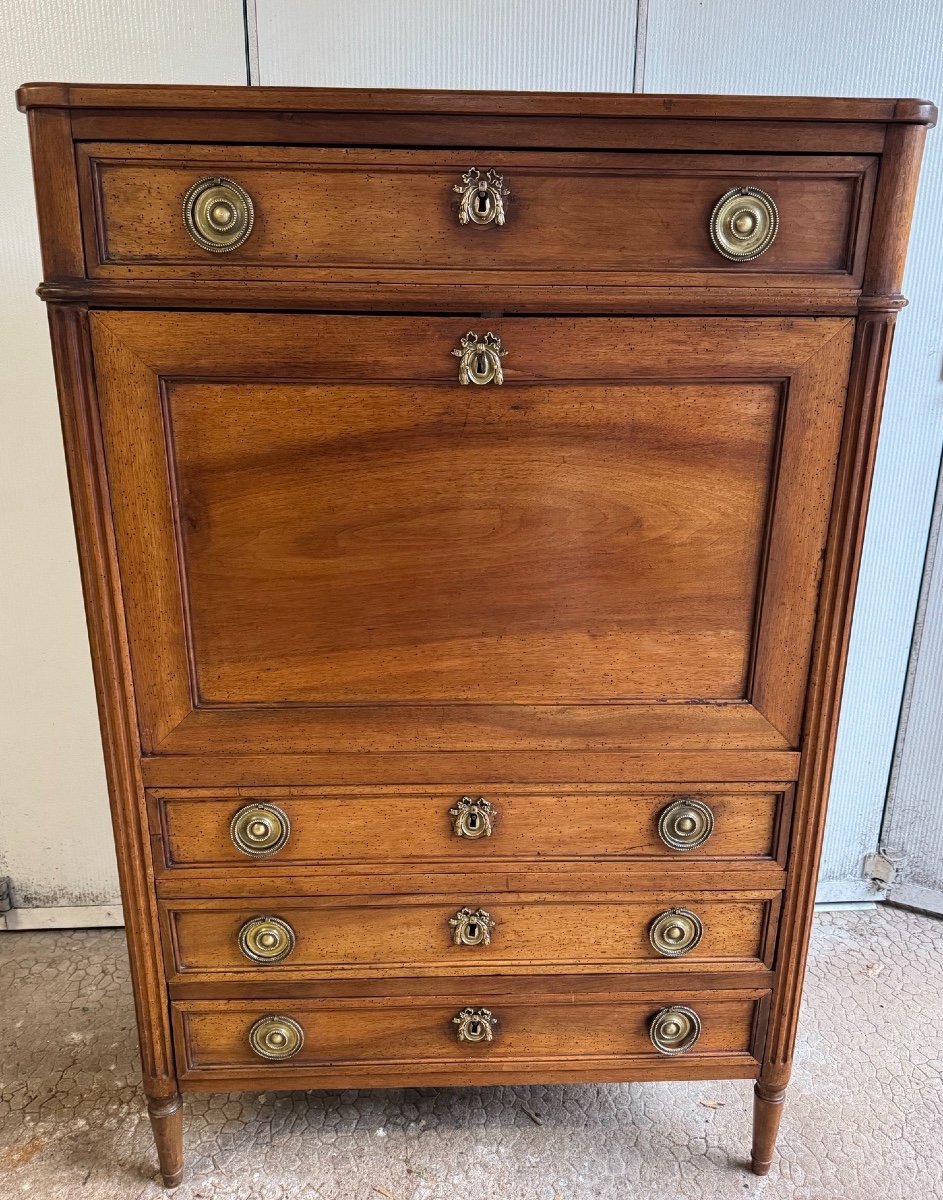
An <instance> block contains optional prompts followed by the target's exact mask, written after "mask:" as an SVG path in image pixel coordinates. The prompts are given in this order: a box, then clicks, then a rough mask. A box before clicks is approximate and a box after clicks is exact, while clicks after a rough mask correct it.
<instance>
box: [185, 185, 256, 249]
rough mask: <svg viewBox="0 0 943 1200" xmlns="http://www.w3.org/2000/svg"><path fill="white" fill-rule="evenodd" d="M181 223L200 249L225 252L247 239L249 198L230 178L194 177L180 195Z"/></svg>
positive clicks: (251, 214) (250, 220) (252, 212)
mask: <svg viewBox="0 0 943 1200" xmlns="http://www.w3.org/2000/svg"><path fill="white" fill-rule="evenodd" d="M183 223H184V225H185V227H186V230H187V233H188V234H189V235H190V237H192V238H193V240H194V241H195V242H196V244H197V245H198V246H200V247H201V248H202V249H203V250H209V251H210V252H211V253H212V254H227V253H228V252H229V251H230V250H235V249H237V248H238V247H239V246H241V245H242V243H243V242H244V241H245V240H246V239H247V238H248V236H249V234H250V233H251V232H252V226H253V224H254V223H255V209H254V208H253V205H252V197H251V196H250V195H249V193H248V192H247V191H246V189H245V188H244V187H240V186H239V184H238V183H236V182H235V181H234V180H232V179H226V178H225V177H224V176H222V175H216V176H213V177H211V178H208V179H198V180H197V181H196V183H194V184H193V185H192V186H191V187H189V188H187V194H186V195H185V196H184V198H183Z"/></svg>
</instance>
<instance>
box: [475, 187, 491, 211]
mask: <svg viewBox="0 0 943 1200" xmlns="http://www.w3.org/2000/svg"><path fill="white" fill-rule="evenodd" d="M475 211H476V212H477V213H478V215H479V216H480V217H486V216H487V215H488V213H489V212H491V196H490V195H489V194H488V193H487V192H477V193H476V195H475Z"/></svg>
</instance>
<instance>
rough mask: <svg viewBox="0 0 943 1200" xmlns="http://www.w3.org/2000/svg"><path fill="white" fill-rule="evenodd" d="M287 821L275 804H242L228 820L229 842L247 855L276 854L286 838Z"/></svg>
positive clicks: (289, 829)
mask: <svg viewBox="0 0 943 1200" xmlns="http://www.w3.org/2000/svg"><path fill="white" fill-rule="evenodd" d="M290 833H291V822H290V821H289V820H288V814H287V813H285V812H283V811H282V809H280V808H279V807H278V805H277V804H263V803H262V802H261V801H258V802H257V803H255V804H246V805H244V806H243V807H242V808H240V809H239V811H238V812H237V813H236V815H235V816H234V817H233V819H232V823H231V824H230V826H229V834H230V836H231V838H232V840H233V845H234V846H235V847H236V849H237V850H241V851H242V853H243V854H248V855H249V857H250V858H267V857H268V856H269V855H270V854H277V853H278V851H279V850H281V848H282V846H284V845H285V843H286V842H287V841H288V835H289V834H290Z"/></svg>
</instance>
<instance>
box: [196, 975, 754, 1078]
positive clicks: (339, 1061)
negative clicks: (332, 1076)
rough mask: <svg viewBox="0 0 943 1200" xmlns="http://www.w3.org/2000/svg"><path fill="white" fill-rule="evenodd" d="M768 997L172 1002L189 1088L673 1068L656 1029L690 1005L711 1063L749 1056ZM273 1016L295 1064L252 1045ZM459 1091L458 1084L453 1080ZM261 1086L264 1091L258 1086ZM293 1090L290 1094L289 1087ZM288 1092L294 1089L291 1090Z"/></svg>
mask: <svg viewBox="0 0 943 1200" xmlns="http://www.w3.org/2000/svg"><path fill="white" fill-rule="evenodd" d="M762 996H763V994H762V993H760V992H752V993H746V994H743V993H741V994H739V995H737V994H729V993H728V994H724V995H722V996H721V997H715V996H709V995H707V996H706V998H705V994H703V993H702V994H701V995H700V998H697V999H690V1000H689V999H687V998H686V997H685V996H678V995H668V996H660V995H659V996H655V997H654V998H652V999H634V1000H612V1001H608V1002H599V1001H589V1002H584V1001H576V1002H573V1001H572V1000H566V1001H561V1000H560V999H559V998H556V999H554V998H541V997H537V998H533V997H532V998H529V999H527V1000H517V999H509V998H508V997H506V996H505V997H504V998H498V999H490V998H489V997H487V996H485V997H480V996H476V995H475V994H474V992H473V990H472V991H463V992H459V993H454V994H452V995H450V996H449V997H447V998H442V999H437V998H431V999H426V998H419V997H416V998H413V999H411V1000H410V1001H409V1002H408V1003H404V1002H403V1001H402V1000H399V1001H383V1000H380V1001H374V1002H370V1001H353V1000H351V1001H346V1002H337V1001H325V1002H324V1003H320V1002H312V1001H298V1000H285V1001H283V1002H279V1001H269V1002H267V1004H266V1005H265V1007H262V1006H260V1005H258V1004H255V1005H253V1004H240V1003H239V1002H237V1001H232V1002H228V1003H222V1002H218V1001H216V1002H214V1001H186V1002H178V1003H176V1004H174V1005H173V1010H174V1020H175V1027H176V1037H175V1043H176V1050H177V1057H178V1070H179V1072H180V1075H181V1078H183V1079H191V1078H193V1079H198V1078H199V1077H201V1076H208V1077H212V1076H213V1075H214V1074H216V1075H219V1074H225V1073H227V1072H232V1073H235V1074H238V1073H239V1072H240V1071H243V1072H248V1071H255V1072H258V1073H260V1076H261V1077H262V1078H264V1076H265V1074H266V1073H268V1074H269V1075H272V1076H278V1075H283V1076H284V1077H285V1078H290V1077H291V1076H292V1075H293V1074H295V1075H296V1074H298V1073H300V1072H302V1071H304V1070H305V1069H306V1068H325V1069H334V1070H337V1069H338V1068H343V1067H346V1066H361V1067H376V1068H380V1069H381V1070H382V1068H384V1067H396V1066H403V1067H410V1068H418V1069H419V1071H420V1072H421V1071H422V1069H423V1068H432V1069H435V1068H446V1067H455V1068H458V1069H460V1070H461V1071H462V1073H463V1075H465V1081H466V1082H468V1081H470V1080H471V1079H472V1078H473V1077H474V1076H475V1074H476V1072H477V1071H479V1070H484V1071H488V1070H492V1069H494V1068H495V1067H501V1066H507V1067H512V1066H517V1067H522V1068H536V1067H539V1066H541V1065H543V1066H545V1067H548V1068H552V1067H558V1068H563V1067H570V1068H571V1069H579V1067H580V1065H584V1066H586V1067H591V1066H593V1065H596V1066H600V1067H603V1066H606V1065H610V1066H614V1067H618V1066H619V1065H620V1064H625V1065H627V1066H628V1065H630V1064H631V1063H633V1062H640V1061H641V1062H648V1063H651V1064H657V1065H658V1069H659V1070H664V1067H665V1064H666V1063H668V1062H671V1061H672V1059H673V1058H675V1056H666V1055H662V1054H661V1053H659V1052H658V1051H657V1050H656V1049H655V1047H654V1046H653V1044H652V1038H651V1034H650V1026H651V1023H652V1021H653V1019H654V1018H655V1017H656V1016H657V1014H658V1013H659V1012H660V1011H661V1010H662V1009H664V1008H666V1007H669V1006H672V1005H684V1006H685V1007H690V1008H691V1009H692V1010H693V1011H694V1012H695V1013H696V1014H697V1017H698V1019H699V1021H700V1035H699V1037H698V1038H697V1041H696V1042H695V1044H694V1045H693V1047H692V1048H691V1049H690V1050H688V1051H687V1052H685V1053H683V1054H679V1055H677V1056H676V1057H677V1058H678V1059H681V1058H683V1059H684V1061H685V1063H686V1064H687V1063H689V1062H690V1061H691V1060H692V1059H693V1060H699V1059H707V1060H713V1059H716V1058H721V1057H730V1058H736V1059H740V1060H741V1061H744V1065H747V1063H748V1061H749V1060H750V1059H751V1058H752V1054H751V1050H752V1049H753V1046H754V1043H755V1040H756V1038H757V1033H758V1029H757V1025H758V1022H757V1016H758V1013H757V1008H758V1005H757V1001H758V1000H761V999H762ZM468 1008H471V1009H472V1010H473V1011H475V1010H480V1009H481V1008H484V1009H485V1010H486V1011H487V1012H488V1013H490V1014H491V1016H492V1017H493V1019H494V1021H495V1025H494V1028H493V1037H492V1039H491V1040H490V1041H489V1040H481V1041H476V1042H472V1041H467V1040H465V1041H460V1040H459V1039H458V1037H457V1030H458V1023H457V1021H456V1018H457V1017H459V1015H460V1014H461V1013H463V1012H464V1010H466V1009H468ZM266 1016H282V1017H287V1018H289V1019H290V1020H291V1021H292V1022H295V1023H296V1024H297V1026H299V1027H300V1029H301V1034H302V1037H303V1044H302V1045H301V1048H300V1049H299V1050H298V1051H297V1053H295V1054H294V1055H293V1056H292V1057H291V1058H290V1059H288V1060H287V1061H271V1060H267V1059H265V1058H262V1057H260V1056H259V1055H258V1054H257V1053H255V1052H254V1051H253V1049H252V1048H251V1046H250V1040H249V1039H250V1031H251V1030H252V1028H253V1025H255V1023H256V1022H257V1021H259V1020H260V1019H262V1018H264V1017H266ZM455 1081H456V1082H459V1081H460V1077H459V1076H456V1080H455ZM260 1086H265V1084H264V1083H260ZM280 1086H285V1085H280ZM287 1086H291V1085H290V1084H289V1085H287Z"/></svg>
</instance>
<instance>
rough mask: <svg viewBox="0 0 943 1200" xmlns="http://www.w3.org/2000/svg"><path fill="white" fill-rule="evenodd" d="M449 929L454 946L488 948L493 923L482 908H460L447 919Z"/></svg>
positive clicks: (491, 918) (489, 915)
mask: <svg viewBox="0 0 943 1200" xmlns="http://www.w3.org/2000/svg"><path fill="white" fill-rule="evenodd" d="M449 927H450V928H451V930H452V941H453V943H454V944H455V945H456V946H490V945H491V931H492V930H493V929H494V927H495V921H494V918H493V917H492V916H491V914H490V913H488V912H485V910H484V909H483V908H475V909H471V908H460V909H459V910H458V912H457V913H456V914H455V916H454V917H449Z"/></svg>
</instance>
